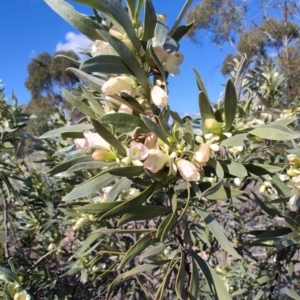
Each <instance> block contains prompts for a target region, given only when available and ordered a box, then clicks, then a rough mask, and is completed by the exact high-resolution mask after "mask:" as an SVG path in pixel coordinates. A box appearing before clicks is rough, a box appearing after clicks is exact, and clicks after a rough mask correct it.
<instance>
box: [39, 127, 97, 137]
mask: <svg viewBox="0 0 300 300" xmlns="http://www.w3.org/2000/svg"><path fill="white" fill-rule="evenodd" d="M89 129H93V125H92V124H76V125H70V126H65V127H61V128H57V129H53V130H50V131H48V132H46V133H44V134H43V135H42V136H40V139H49V138H54V137H58V136H60V135H62V134H63V133H66V132H83V131H85V130H89Z"/></svg>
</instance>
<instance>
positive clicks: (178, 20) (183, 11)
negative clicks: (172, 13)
mask: <svg viewBox="0 0 300 300" xmlns="http://www.w3.org/2000/svg"><path fill="white" fill-rule="evenodd" d="M192 2H193V0H186V1H185V3H184V5H183V7H182V9H181V11H180V13H179V15H178V16H177V18H176V21H175V23H174V25H173V26H172V28H171V30H170V31H169V33H168V34H169V35H170V36H173V35H174V33H175V32H176V30H177V28H178V26H179V25H180V23H181V21H182V19H183V18H184V16H185V14H186V13H187V11H188V9H189V7H190V5H191V4H192Z"/></svg>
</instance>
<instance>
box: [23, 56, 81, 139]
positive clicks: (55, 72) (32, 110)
mask: <svg viewBox="0 0 300 300" xmlns="http://www.w3.org/2000/svg"><path fill="white" fill-rule="evenodd" d="M59 54H60V55H65V56H68V57H70V58H72V59H74V60H78V59H79V57H78V55H77V54H76V53H75V52H73V51H59V52H56V53H54V55H53V56H51V55H50V54H49V53H46V52H44V53H41V54H39V55H38V56H37V57H35V58H34V59H32V60H31V62H30V63H29V64H28V66H27V71H28V77H27V79H26V82H25V85H26V87H27V89H28V90H29V92H30V94H31V100H30V101H29V103H28V105H27V107H26V112H27V113H29V114H34V115H36V117H37V118H36V119H33V120H32V121H31V123H30V124H29V126H28V128H27V130H28V132H29V133H30V134H32V135H41V134H42V133H43V124H45V122H47V119H48V117H49V116H50V115H51V114H54V113H55V111H56V109H55V106H59V107H61V108H63V109H65V110H69V111H70V110H71V107H70V106H69V105H68V104H67V103H66V102H65V101H64V99H63V97H62V95H61V93H60V90H59V86H61V87H64V88H66V89H71V88H72V87H73V86H74V85H75V84H76V83H77V82H78V79H77V78H76V77H75V76H74V75H73V74H72V73H71V72H68V71H66V69H67V68H69V67H73V66H74V65H73V64H72V62H71V61H70V60H68V59H65V58H63V57H56V56H57V55H59Z"/></svg>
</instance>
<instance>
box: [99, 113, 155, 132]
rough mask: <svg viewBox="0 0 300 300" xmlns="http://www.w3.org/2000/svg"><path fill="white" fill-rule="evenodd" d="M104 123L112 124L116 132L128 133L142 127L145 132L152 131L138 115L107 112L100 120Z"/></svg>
mask: <svg viewBox="0 0 300 300" xmlns="http://www.w3.org/2000/svg"><path fill="white" fill-rule="evenodd" d="M98 121H99V122H100V123H101V124H103V125H112V126H113V127H114V129H115V130H116V132H119V133H128V132H131V131H133V130H135V129H136V128H137V127H139V128H141V129H142V130H143V132H145V133H146V132H150V130H149V128H148V127H147V126H146V125H145V123H144V122H143V121H142V120H141V119H140V118H138V117H135V116H133V115H129V114H124V113H115V114H106V115H104V116H103V117H102V118H101V119H100V120H98Z"/></svg>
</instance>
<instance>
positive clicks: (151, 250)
mask: <svg viewBox="0 0 300 300" xmlns="http://www.w3.org/2000/svg"><path fill="white" fill-rule="evenodd" d="M167 246H169V244H159V245H156V246H149V247H148V248H147V249H146V250H145V251H144V252H143V253H142V254H141V255H140V257H139V263H141V262H142V261H144V260H145V259H146V258H148V257H153V256H156V255H157V254H160V253H161V252H162V251H164V250H165V249H166V247H167Z"/></svg>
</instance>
